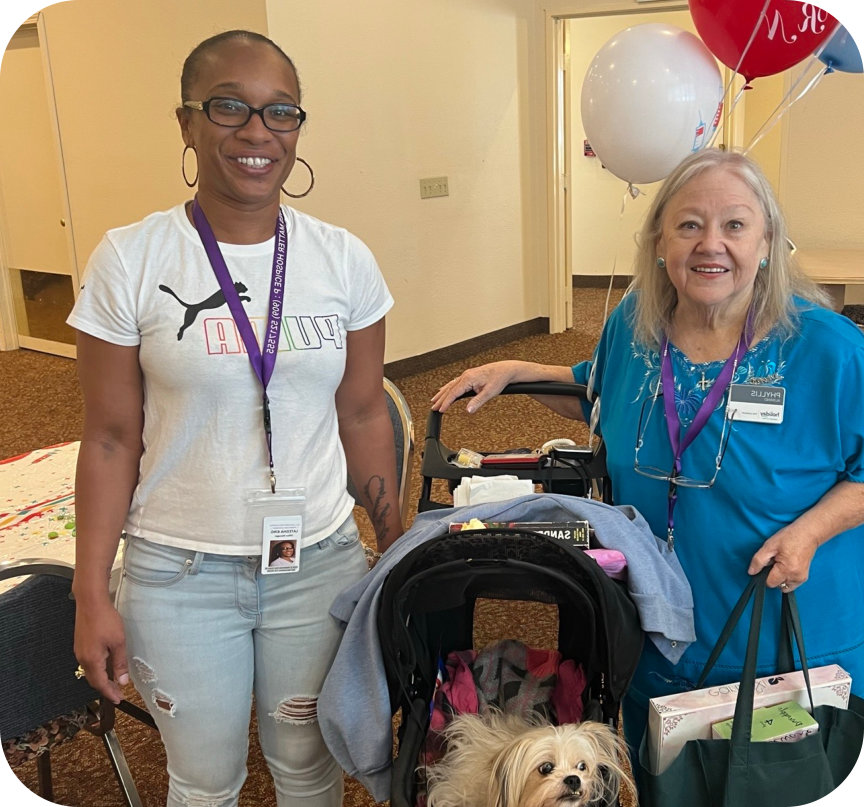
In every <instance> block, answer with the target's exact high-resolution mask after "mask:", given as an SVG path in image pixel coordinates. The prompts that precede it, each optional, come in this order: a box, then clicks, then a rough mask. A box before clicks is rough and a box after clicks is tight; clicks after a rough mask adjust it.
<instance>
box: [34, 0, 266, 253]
mask: <svg viewBox="0 0 864 807" xmlns="http://www.w3.org/2000/svg"><path fill="white" fill-rule="evenodd" d="M44 18H45V33H46V36H47V48H48V53H49V55H50V60H51V71H52V75H53V79H54V90H55V98H56V103H57V117H58V121H59V126H60V138H61V141H62V145H63V160H64V164H65V168H66V178H67V187H68V192H69V206H70V211H71V217H72V225H73V227H74V235H75V247H76V253H77V256H78V263H79V269H83V266H84V265H85V263H86V260H87V257H88V256H89V254H90V252H91V251H92V250H93V248H94V247H95V245H96V244H97V243H98V241H99V239H100V238H101V237H102V233H104V231H105V230H106V229H108V228H109V227H117V226H119V225H122V224H128V223H130V222H133V221H137V220H138V219H140V218H142V217H143V216H144V215H146V214H147V213H148V212H152V211H153V210H160V209H163V208H165V207H169V206H171V205H173V204H176V203H177V202H179V201H181V200H182V199H184V198H188V196H189V191H188V190H187V188H186V186H185V185H184V184H183V182H182V180H181V178H180V153H181V151H182V141H181V139H180V132H179V128H178V126H177V121H176V120H175V118H174V109H175V108H176V106H177V102H178V101H179V99H180V68H181V66H182V63H183V60H184V59H185V57H186V55H187V54H188V52H189V51H190V50H191V49H192V48H193V47H194V46H195V45H196V44H197V43H198V42H199V41H200V40H202V39H204V38H205V37H207V36H210V35H211V34H214V33H216V32H218V31H221V30H225V29H228V28H238V27H244V28H257V29H261V30H265V29H266V24H267V19H266V13H265V7H264V0H244V1H243V2H242V3H238V2H236V1H235V0H181V2H172V0H147V2H142V3H130V2H128V1H127V0H72V2H68V3H59V4H57V5H53V6H50V7H48V8H46V9H45V10H44Z"/></svg>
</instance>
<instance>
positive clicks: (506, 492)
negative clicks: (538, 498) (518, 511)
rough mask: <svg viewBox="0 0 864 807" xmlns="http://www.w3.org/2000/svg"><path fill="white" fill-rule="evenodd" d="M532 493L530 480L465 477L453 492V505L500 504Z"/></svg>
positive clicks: (532, 486) (508, 477)
mask: <svg viewBox="0 0 864 807" xmlns="http://www.w3.org/2000/svg"><path fill="white" fill-rule="evenodd" d="M533 492H534V483H533V482H532V481H531V480H530V479H519V477H518V476H510V475H507V474H504V475H502V476H466V477H464V478H463V479H462V481H461V482H460V483H459V486H458V487H457V488H456V489H455V490H454V491H453V505H454V506H455V507H464V506H465V505H468V504H482V503H483V502H501V501H505V500H506V499H516V498H518V497H519V496H526V495H527V494H529V493H533Z"/></svg>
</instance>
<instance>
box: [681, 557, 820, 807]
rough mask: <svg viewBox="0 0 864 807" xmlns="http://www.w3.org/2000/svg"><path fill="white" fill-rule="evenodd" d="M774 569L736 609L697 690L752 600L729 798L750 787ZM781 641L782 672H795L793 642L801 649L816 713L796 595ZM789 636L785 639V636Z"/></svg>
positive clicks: (786, 607) (789, 602)
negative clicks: (759, 669)
mask: <svg viewBox="0 0 864 807" xmlns="http://www.w3.org/2000/svg"><path fill="white" fill-rule="evenodd" d="M769 571H770V567H766V568H765V569H763V570H762V571H761V572H759V574H757V575H754V576H753V577H751V578H750V581H749V582H748V584H747V586H746V588H745V589H744V592H743V593H742V594H741V597H740V598H739V599H738V602H737V603H736V604H735V607H734V608H733V609H732V613H731V614H730V615H729V619H728V620H727V621H726V625H725V626H724V627H723V630H722V631H721V633H720V638H719V639H718V640H717V643H716V644H715V645H714V649H713V650H712V651H711V655H710V657H709V658H708V661H707V662H706V663H705V667H704V668H703V670H702V675H701V676H700V678H699V682H698V683H697V685H696V687H697V689H701V688H702V687H703V686H704V684H705V679H706V678H707V677H708V674H709V673H710V672H711V669H712V668H713V666H714V664H715V663H716V661H717V659H718V658H719V657H720V654H721V653H722V652H723V648H724V647H725V646H726V644H727V642H728V641H729V638H730V636H731V635H732V632H733V631H734V630H735V628H736V626H737V625H738V622H739V621H740V620H741V617H742V615H743V614H744V611H745V609H746V607H747V604H748V603H749V602H750V600H751V599H752V600H753V611H752V613H751V615H750V633H749V636H748V638H747V651H746V654H745V657H744V667H743V669H742V672H741V682H740V685H739V687H738V697H737V699H736V701H735V717H734V720H733V723H732V736H731V738H730V746H729V770H728V777H727V782H726V796H727V797H728V796H729V794H730V793H735V792H738V791H740V790H741V788H742V787H746V785H745V783H744V782H742V781H741V774H742V772H746V771H747V769H748V767H749V763H750V742H751V734H752V724H753V698H754V690H755V688H756V658H757V653H758V650H759V633H760V629H761V625H762V614H763V611H764V605H765V588H766V586H765V580H766V579H767V577H768V573H769ZM781 625H782V627H781V630H782V634H781V641H780V650H779V652H778V663H779V664H781V665H783V666H782V668H781V669H779V670H778V672H784V671H791V670H792V669H793V668H794V663H793V655H792V641H793V638H794V641H795V644H796V645H797V647H798V654H799V656H800V659H801V669H802V672H803V673H804V681H805V683H806V685H807V695H808V697H809V699H810V709H811V712H812V710H813V694H812V691H811V688H810V670H809V668H808V666H807V655H806V653H805V651H804V637H803V633H802V630H801V620H800V616H799V613H798V604H797V602H796V601H795V595H794V593H793V592H789V593H788V594H784V595H783V606H782V609H781ZM783 634H785V636H784V635H783Z"/></svg>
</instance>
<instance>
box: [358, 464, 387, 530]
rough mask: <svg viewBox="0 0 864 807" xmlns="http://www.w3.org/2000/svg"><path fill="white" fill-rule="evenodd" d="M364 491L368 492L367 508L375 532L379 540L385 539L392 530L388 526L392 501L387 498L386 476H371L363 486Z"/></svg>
mask: <svg viewBox="0 0 864 807" xmlns="http://www.w3.org/2000/svg"><path fill="white" fill-rule="evenodd" d="M363 493H365V494H366V501H367V505H366V510H367V511H368V513H369V518H370V519H371V520H372V526H373V527H374V528H375V534H376V535H377V536H378V540H379V542H380V541H383V540H384V539H385V538H386V537H387V534H388V533H389V532H390V530H389V529H388V527H387V519H388V517H389V516H390V503H389V502H388V501H387V500H386V496H387V491H386V489H385V486H384V477H383V476H378V475H375V476H370V477H369V480H368V481H367V482H366V484H365V485H364V486H363Z"/></svg>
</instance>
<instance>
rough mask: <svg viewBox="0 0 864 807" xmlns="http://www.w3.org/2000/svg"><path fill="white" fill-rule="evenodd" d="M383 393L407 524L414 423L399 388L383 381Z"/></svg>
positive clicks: (400, 498)
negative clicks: (391, 431)
mask: <svg viewBox="0 0 864 807" xmlns="http://www.w3.org/2000/svg"><path fill="white" fill-rule="evenodd" d="M384 392H385V393H386V394H387V408H388V409H389V411H390V421H391V422H392V423H393V437H394V438H395V442H396V471H397V473H398V476H397V479H398V482H399V510H400V511H401V513H402V523H403V524H405V525H407V524H408V510H409V505H410V500H409V498H408V492H409V490H410V487H411V465H412V463H413V461H414V421H413V420H412V419H411V410H410V409H409V408H408V402H407V401H406V400H405V396H404V395H403V394H402V392H401V391H400V390H399V388H398V387H397V386H396V385H395V384H394V383H393V382H392V381H391V380H390V379H389V378H385V379H384Z"/></svg>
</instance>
